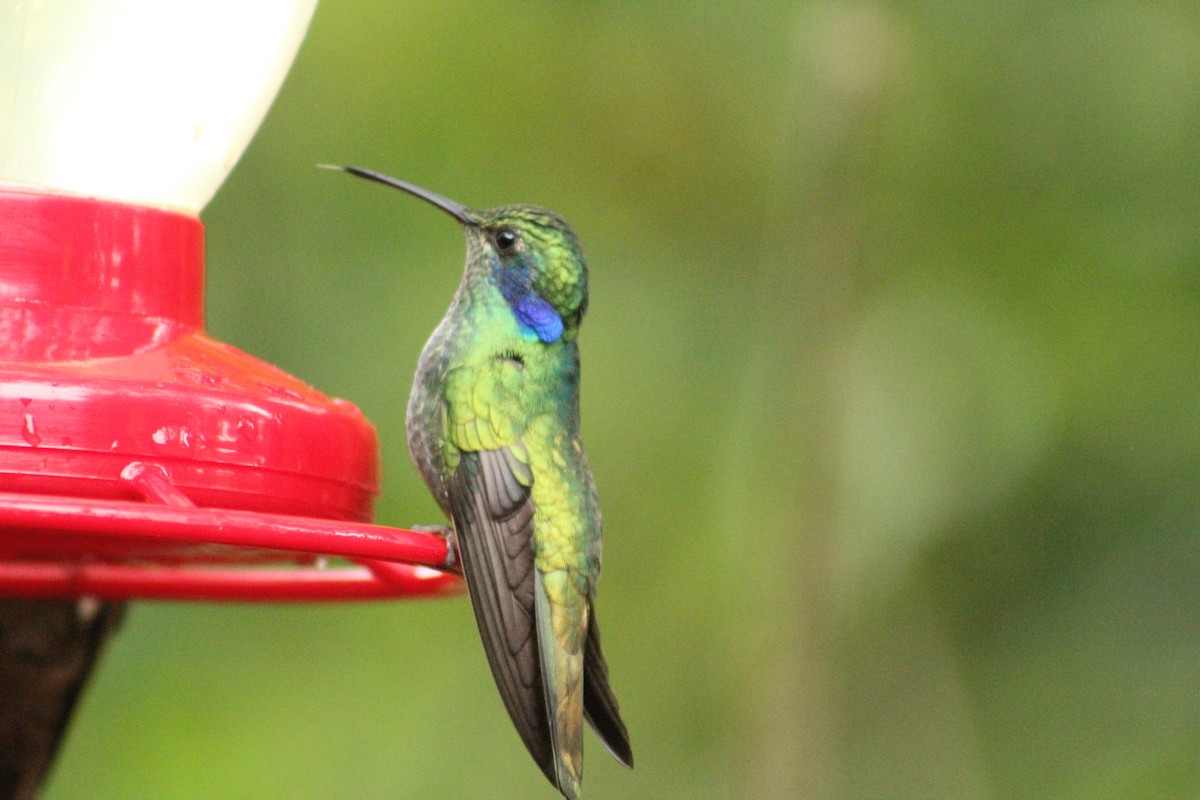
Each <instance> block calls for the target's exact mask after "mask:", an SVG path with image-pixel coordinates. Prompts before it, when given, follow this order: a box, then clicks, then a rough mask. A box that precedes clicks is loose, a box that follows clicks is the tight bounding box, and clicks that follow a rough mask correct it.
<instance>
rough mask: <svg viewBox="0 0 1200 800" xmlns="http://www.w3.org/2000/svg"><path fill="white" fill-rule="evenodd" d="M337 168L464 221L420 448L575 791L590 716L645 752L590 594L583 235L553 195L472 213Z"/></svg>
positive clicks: (532, 721)
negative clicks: (551, 202)
mask: <svg viewBox="0 0 1200 800" xmlns="http://www.w3.org/2000/svg"><path fill="white" fill-rule="evenodd" d="M341 169H343V170H345V171H346V172H349V173H350V174H352V175H357V176H359V177H361V178H368V179H370V180H373V181H378V182H380V183H384V184H387V185H388V186H392V187H395V188H397V189H402V190H403V191H405V192H408V193H409V194H412V195H415V196H417V197H419V198H421V199H422V200H425V201H426V202H429V203H432V204H433V205H435V206H437V207H438V208H440V209H442V210H443V211H445V212H446V213H447V214H449V215H450V216H452V217H454V218H455V219H457V220H458V221H459V223H460V224H461V225H462V227H463V231H464V232H465V233H466V237H467V263H466V267H465V268H464V271H463V278H462V283H461V284H460V285H459V287H458V291H457V292H456V293H455V295H454V299H453V301H452V302H451V303H450V310H449V311H447V312H446V316H445V317H444V318H443V319H442V321H441V324H439V325H438V326H437V329H436V330H435V331H434V332H433V336H432V337H431V338H430V339H429V342H428V343H427V344H426V345H425V349H424V350H423V351H422V353H421V358H420V361H419V362H418V364H417V374H416V377H415V379H414V380H413V389H412V395H411V397H410V398H409V401H408V449H409V453H410V454H411V456H412V459H413V462H414V463H415V464H416V466H417V469H418V470H419V471H420V472H421V476H422V477H423V478H424V479H425V483H427V484H428V485H429V489H430V491H432V492H433V495H434V497H435V498H437V501H438V504H439V505H440V506H441V507H442V510H443V511H445V512H446V514H447V515H448V516H449V517H450V519H451V521H452V522H453V534H454V538H455V539H456V541H457V545H458V551H459V553H460V555H461V558H462V567H463V574H464V576H465V577H466V580H467V587H468V589H469V590H470V594H471V603H472V605H473V606H474V608H475V620H476V622H477V623H478V624H479V633H480V635H481V636H482V638H483V646H484V650H485V651H486V652H487V658H488V662H489V663H490V664H491V667H492V674H493V675H494V676H495V678H496V685H497V687H498V688H499V689H500V695H501V697H503V698H504V705H505V706H506V707H507V708H508V713H509V716H511V717H512V721H513V724H514V725H516V728H517V731H518V732H519V733H520V734H521V738H522V739H523V740H524V741H525V746H526V747H527V748H528V749H529V753H530V755H532V756H533V759H534V761H536V762H537V763H538V766H540V767H541V768H542V772H544V773H545V774H546V777H547V778H549V779H550V781H551V782H552V783H553V784H554V785H555V786H556V787H558V790H559V791H560V792H562V794H563V795H564V796H565V797H568V798H571V799H572V800H574V798H577V797H578V796H579V786H580V779H581V776H582V773H583V720H584V719H585V718H586V719H587V720H588V722H589V723H591V726H592V728H593V729H594V730H595V731H596V733H597V734H598V735H599V736H600V739H601V740H602V741H603V742H604V744H605V745H606V746H607V747H608V749H609V751H610V752H611V753H612V754H613V756H615V757H616V759H617V760H618V761H620V762H621V763H622V764H625V765H626V766H630V767H631V766H633V751H632V750H631V748H630V745H629V734H628V733H627V732H626V730H625V724H624V723H623V722H622V721H621V716H620V713H619V711H618V709H617V698H616V696H615V695H614V694H613V691H612V689H611V688H610V687H609V685H608V667H607V665H606V663H605V661H604V654H603V652H602V651H601V649H600V629H599V627H598V626H597V623H596V612H595V606H594V598H595V592H596V581H597V579H598V578H599V577H600V507H599V504H598V502H597V499H596V487H595V484H594V483H593V481H592V473H591V470H590V469H589V468H588V463H587V458H586V456H585V455H584V452H583V445H582V443H581V441H580V438H579V347H578V344H577V343H576V339H577V337H578V335H579V325H580V321H581V320H582V319H583V314H584V311H585V310H586V308H587V297H588V296H587V267H586V265H585V264H584V260H583V251H582V249H581V247H580V245H579V240H578V239H577V238H576V237H575V233H574V232H573V231H572V230H571V228H570V226H569V225H567V223H566V221H565V220H563V218H562V217H560V216H559V215H557V214H555V213H554V212H552V211H548V210H546V209H544V208H539V207H537V206H530V205H516V206H503V207H500V208H494V209H489V210H487V211H473V210H471V209H469V208H467V207H465V206H463V205H460V204H459V203H456V202H454V201H452V200H449V199H447V198H445V197H442V196H441V195H438V194H434V193H433V192H430V191H427V190H425V189H422V188H420V187H417V186H413V185H412V184H409V183H406V182H404V181H400V180H397V179H395V178H391V177H388V176H386V175H382V174H380V173H378V172H374V171H372V170H367V169H361V168H359V167H341Z"/></svg>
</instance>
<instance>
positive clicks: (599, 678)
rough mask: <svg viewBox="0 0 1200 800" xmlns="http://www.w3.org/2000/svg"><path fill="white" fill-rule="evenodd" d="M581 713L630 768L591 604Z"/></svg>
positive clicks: (629, 750) (625, 735) (630, 758)
mask: <svg viewBox="0 0 1200 800" xmlns="http://www.w3.org/2000/svg"><path fill="white" fill-rule="evenodd" d="M583 714H584V716H585V717H587V721H588V722H589V723H590V724H591V726H592V730H594V731H595V732H596V735H598V736H599V737H600V740H601V741H603V742H604V746H605V747H607V748H608V752H610V753H612V754H613V757H614V758H616V759H617V760H618V761H620V762H621V763H622V764H624V765H625V766H627V767H632V766H633V748H632V747H631V746H630V744H629V732H628V731H627V730H625V723H624V722H622V721H621V712H620V709H619V708H618V707H617V696H616V695H615V694H613V690H612V687H611V686H609V685H608V664H607V663H606V662H605V660H604V651H603V650H601V649H600V625H599V623H597V622H596V607H595V606H594V605H593V606H592V608H591V612H590V613H589V615H588V634H587V645H586V647H585V648H584V655H583Z"/></svg>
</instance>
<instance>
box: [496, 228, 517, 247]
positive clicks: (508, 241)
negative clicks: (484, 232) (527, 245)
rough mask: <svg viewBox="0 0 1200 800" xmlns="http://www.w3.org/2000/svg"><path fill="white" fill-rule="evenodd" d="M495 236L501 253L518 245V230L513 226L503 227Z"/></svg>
mask: <svg viewBox="0 0 1200 800" xmlns="http://www.w3.org/2000/svg"><path fill="white" fill-rule="evenodd" d="M493 238H494V239H495V241H496V249H497V250H499V251H500V252H501V253H508V252H511V251H512V249H513V248H514V247H516V246H517V232H516V231H514V230H513V229H512V228H501V229H500V230H498V231H496V234H495V236H494V237H493Z"/></svg>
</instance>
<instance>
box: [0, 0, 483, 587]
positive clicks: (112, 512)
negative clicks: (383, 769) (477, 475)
mask: <svg viewBox="0 0 1200 800" xmlns="http://www.w3.org/2000/svg"><path fill="white" fill-rule="evenodd" d="M177 6H178V8H177V9H176V10H175V11H173V12H172V13H165V12H163V11H162V7H161V6H160V5H159V3H158V0H107V1H106V2H98V1H97V0H76V1H75V2H69V3H25V2H19V1H17V0H0V11H3V12H4V17H5V18H6V19H8V20H9V21H10V22H13V23H19V24H7V23H6V25H5V26H4V27H3V29H0V47H2V48H3V52H6V53H11V54H16V55H15V57H16V63H17V64H18V66H19V68H18V69H6V70H5V71H3V72H0V597H25V598H51V597H59V598H63V597H80V596H90V597H95V598H98V599H130V598H157V599H188V600H339V599H361V598H387V597H405V596H418V595H433V594H439V593H444V592H449V591H456V590H457V589H458V587H459V581H458V579H457V578H455V577H453V576H451V575H447V574H445V573H443V572H442V571H440V570H438V569H436V567H438V566H440V565H442V564H444V563H445V561H446V556H447V547H446V543H445V542H444V541H443V540H442V539H440V538H438V537H436V536H433V535H430V534H425V533H418V532H413V531H407V530H401V529H395V528H389V527H384V526H380V525H374V524H370V520H371V519H372V516H373V513H374V501H375V496H376V495H377V493H378V488H379V464H378V440H377V438H376V434H375V430H374V428H373V427H372V425H371V424H370V423H369V422H368V421H367V420H366V418H365V417H363V415H362V413H361V412H360V411H359V410H358V409H357V408H356V407H355V406H354V405H352V404H351V403H349V402H346V401H344V400H338V399H332V398H329V397H326V396H324V395H323V394H321V393H319V392H318V391H316V390H314V389H313V388H311V387H309V386H308V385H307V384H305V383H303V382H302V381H300V380H298V379H296V378H293V377H292V376H290V375H288V374H286V373H285V372H283V371H281V370H279V369H277V368H275V367H273V366H271V365H269V364H266V363H264V362H262V361H259V360H258V359H255V358H253V357H251V356H249V355H247V354H246V353H243V352H241V351H239V350H237V349H235V348H233V347H230V346H229V345H226V344H222V343H221V342H218V341H216V340H215V339H213V338H211V337H210V336H208V335H207V333H206V332H205V329H204V319H203V306H204V303H203V287H204V243H203V238H204V231H203V226H202V224H201V222H200V220H199V218H198V216H197V215H198V212H199V209H200V208H201V207H202V206H203V205H204V203H206V202H207V201H208V199H209V198H210V197H211V196H212V194H213V193H215V191H216V189H217V187H218V186H219V185H220V183H221V182H222V181H223V180H224V177H225V175H226V174H227V173H228V171H229V170H230V169H231V168H232V166H233V164H234V163H236V161H237V158H238V157H239V156H240V155H241V152H242V150H244V148H245V146H246V144H247V143H248V142H249V139H250V137H251V136H252V135H253V132H254V130H255V129H256V128H257V127H258V123H259V122H260V121H261V119H262V117H263V115H264V114H265V113H266V109H267V107H268V106H269V105H270V102H271V100H272V99H273V97H274V95H275V93H276V91H277V90H278V88H279V86H280V84H281V83H282V81H283V76H284V74H285V73H286V71H287V68H288V66H289V65H290V63H291V61H292V59H293V57H294V56H295V53H296V50H297V48H298V47H299V44H300V41H301V39H302V38H303V36H304V32H305V30H306V28H307V25H308V21H309V19H310V18H311V15H312V12H313V9H314V6H315V0H296V1H295V2H276V3H264V4H257V3H250V4H246V3H243V2H241V0H205V1H204V2H195V3H180V4H177ZM173 8H175V7H173ZM212 53H220V57H219V58H215V59H214V58H211V57H209V54H212ZM329 564H332V566H329Z"/></svg>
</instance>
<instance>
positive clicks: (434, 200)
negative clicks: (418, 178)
mask: <svg viewBox="0 0 1200 800" xmlns="http://www.w3.org/2000/svg"><path fill="white" fill-rule="evenodd" d="M317 166H318V167H321V168H322V169H340V170H341V171H342V172H349V173H350V174H351V175H356V176H358V177H360V178H366V179H367V180H371V181H377V182H378V183H382V184H384V185H386V186H391V187H392V188H394V189H400V190H402V191H405V192H408V193H409V194H411V195H413V196H414V197H419V198H421V199H422V200H424V201H425V202H427V203H431V204H433V205H435V206H437V207H438V208H440V209H441V210H442V211H445V212H446V213H447V214H449V215H450V216H452V217H454V218H455V219H457V220H458V221H459V222H461V223H462V224H464V225H475V224H477V222H476V220H475V218H474V217H473V216H472V215H471V210H470V209H469V208H467V207H466V206H464V205H463V204H462V203H456V202H454V201H453V200H451V199H450V198H448V197H442V196H441V195H440V194H438V193H437V192H431V191H429V190H428V189H422V188H421V187H420V186H416V185H415V184H411V183H409V182H408V181H402V180H400V179H399V178H393V177H392V176H390V175H384V174H383V173H382V172H376V171H375V170H373V169H366V168H364V167H339V166H337V165H335V164H317Z"/></svg>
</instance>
